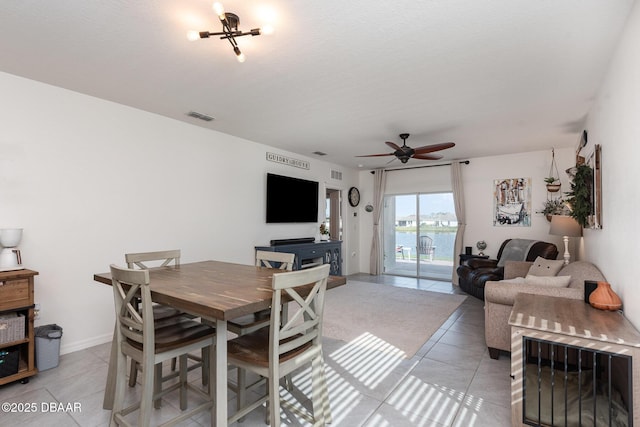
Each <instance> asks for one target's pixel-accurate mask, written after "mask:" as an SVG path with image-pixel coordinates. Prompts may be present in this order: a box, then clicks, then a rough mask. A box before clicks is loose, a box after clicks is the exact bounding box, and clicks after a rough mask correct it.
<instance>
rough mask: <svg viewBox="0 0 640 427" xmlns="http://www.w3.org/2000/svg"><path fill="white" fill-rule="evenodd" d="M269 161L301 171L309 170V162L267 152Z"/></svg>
mask: <svg viewBox="0 0 640 427" xmlns="http://www.w3.org/2000/svg"><path fill="white" fill-rule="evenodd" d="M267 160H269V161H270V162H276V163H282V164H283V165H288V166H293V167H296V168H300V169H309V162H307V161H306V160H298V159H292V158H291V157H287V156H283V155H282V154H276V153H269V152H267Z"/></svg>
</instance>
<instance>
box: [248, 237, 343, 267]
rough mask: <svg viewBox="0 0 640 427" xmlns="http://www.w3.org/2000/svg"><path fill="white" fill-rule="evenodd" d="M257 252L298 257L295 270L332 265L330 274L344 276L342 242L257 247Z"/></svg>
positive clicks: (329, 241)
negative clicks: (271, 252) (281, 253)
mask: <svg viewBox="0 0 640 427" xmlns="http://www.w3.org/2000/svg"><path fill="white" fill-rule="evenodd" d="M256 250H257V251H273V252H287V253H291V254H295V255H296V259H295V262H294V265H293V269H294V270H301V269H303V268H309V267H315V266H317V265H320V264H330V265H331V269H330V270H329V274H331V275H332V276H342V241H341V240H328V241H326V242H314V243H295V244H291V245H275V246H256Z"/></svg>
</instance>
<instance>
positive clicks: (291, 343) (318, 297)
mask: <svg viewBox="0 0 640 427" xmlns="http://www.w3.org/2000/svg"><path fill="white" fill-rule="evenodd" d="M329 268H330V267H329V265H328V264H324V265H321V266H318V267H313V268H308V269H305V270H299V271H293V272H289V273H276V274H274V275H273V280H272V289H273V294H272V300H271V313H270V323H269V328H268V329H265V328H263V329H259V330H257V331H254V332H251V333H248V334H245V335H242V336H239V337H237V338H234V339H232V340H230V341H229V342H228V347H227V348H228V361H229V363H230V364H231V365H235V366H237V367H238V368H241V369H245V370H249V371H252V372H254V373H256V374H258V375H260V376H262V377H265V378H267V380H268V381H267V382H268V392H267V394H266V395H265V396H263V397H261V398H260V399H258V400H257V401H255V402H254V403H251V404H249V405H245V392H244V390H242V389H240V390H238V392H237V393H236V398H237V399H238V402H239V403H240V404H241V405H240V406H241V408H240V409H239V410H238V411H237V412H236V413H235V414H234V415H233V416H231V417H230V418H229V420H228V421H229V423H233V422H235V421H236V420H238V419H241V418H242V417H244V416H246V414H248V413H249V412H251V411H253V410H255V409H256V408H258V407H259V406H261V405H262V404H263V403H264V402H266V401H268V402H269V405H268V412H269V422H270V425H271V427H279V426H280V406H281V405H283V406H288V405H290V402H282V401H281V399H280V379H281V378H283V377H284V376H286V375H289V374H291V373H292V372H293V371H294V370H297V369H299V368H300V367H301V366H304V365H306V364H309V363H310V364H311V386H312V396H311V402H312V407H313V412H312V413H305V414H301V416H303V417H304V418H307V419H308V420H309V421H310V422H311V423H313V424H314V425H324V424H325V423H327V422H328V420H327V417H330V415H329V412H330V411H329V396H328V390H327V383H326V377H325V373H324V360H323V355H322V318H323V310H324V297H325V292H326V289H327V278H328V276H329ZM304 285H307V286H305V287H304V288H303V289H304V290H302V289H301V288H300V287H301V286H304ZM307 291H308V293H307ZM287 300H291V302H290V303H291V304H292V305H293V307H294V308H297V310H291V312H292V313H293V314H292V315H291V316H290V318H288V319H286V320H284V321H282V322H281V317H280V316H281V310H280V306H281V305H282V304H283V302H286V301H287ZM295 410H296V412H299V408H296V409H295Z"/></svg>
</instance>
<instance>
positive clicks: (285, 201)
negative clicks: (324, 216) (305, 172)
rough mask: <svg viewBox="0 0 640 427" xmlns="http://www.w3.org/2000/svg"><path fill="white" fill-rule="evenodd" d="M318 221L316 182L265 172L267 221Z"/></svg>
mask: <svg viewBox="0 0 640 427" xmlns="http://www.w3.org/2000/svg"><path fill="white" fill-rule="evenodd" d="M284 222H318V183H317V182H316V181H307V180H306V179H299V178H292V177H289V176H282V175H275V174H272V173H268V174H267V223H284Z"/></svg>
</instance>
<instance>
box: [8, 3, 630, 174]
mask: <svg viewBox="0 0 640 427" xmlns="http://www.w3.org/2000/svg"><path fill="white" fill-rule="evenodd" d="M222 3H223V4H224V6H225V9H226V10H227V11H229V12H234V13H236V14H238V15H239V16H240V21H241V22H240V28H241V29H243V30H249V29H251V28H254V27H259V26H262V25H264V24H265V23H268V24H271V25H273V27H274V28H275V30H276V31H275V33H274V34H273V35H270V36H259V37H244V38H241V39H239V44H240V47H241V49H242V50H243V52H245V54H246V56H247V60H246V62H244V63H242V64H241V63H238V62H237V61H236V59H235V55H234V54H233V51H232V49H231V47H230V45H229V44H228V43H227V42H226V41H223V40H218V39H215V38H210V39H207V40H198V41H195V42H189V41H187V39H186V37H185V35H186V32H187V31H188V30H190V29H195V30H210V31H219V27H220V24H219V21H218V19H217V17H216V16H215V14H214V13H213V11H212V9H211V4H212V2H210V1H204V0H162V1H157V0H156V1H152V0H137V1H124V0H118V1H116V0H111V1H101V0H75V1H73V0H67V1H35V0H8V1H2V2H1V3H0V71H5V72H7V73H11V74H15V75H19V76H24V77H27V78H30V79H34V80H38V81H42V82H45V83H49V84H52V85H56V86H60V87H64V88H67V89H71V90H74V91H77V92H81V93H85V94H89V95H92V96H96V97H99V98H103V99H107V100H110V101H114V102H118V103H121V104H125V105H129V106H132V107H136V108H139V109H142V110H146V111H150V112H153V113H157V114H160V115H163V116H166V117H171V118H174V119H177V120H181V121H185V122H188V123H192V124H194V125H196V126H203V127H206V128H209V129H213V130H217V131H220V132H224V133H228V134H231V135H235V136H238V137H241V138H246V139H248V140H251V141H255V142H259V143H264V144H267V145H270V146H274V147H279V148H282V149H285V150H288V151H291V152H294V153H299V154H301V155H307V156H311V157H314V154H312V153H313V152H314V151H322V152H325V153H327V156H326V157H323V159H324V160H327V161H330V162H334V163H338V164H342V165H344V166H348V167H358V165H362V167H364V168H372V167H378V166H384V165H385V164H386V163H387V162H388V161H389V159H390V158H386V157H383V158H366V159H363V158H356V157H355V156H356V155H360V154H371V153H385V152H389V151H390V150H389V149H388V147H386V146H385V145H384V142H385V141H393V142H396V143H399V145H401V144H400V143H401V140H400V138H399V137H398V134H399V133H402V132H408V133H410V134H411V137H410V138H409V140H408V141H407V142H408V145H410V146H413V147H416V146H421V145H427V144H433V143H438V142H446V141H453V142H455V143H456V147H455V148H453V149H450V150H447V151H443V152H442V154H443V155H444V156H445V160H446V159H453V158H456V159H463V158H471V157H480V156H486V155H496V154H503V153H514V152H524V151H533V150H540V149H550V148H551V147H554V146H555V147H563V146H575V145H576V144H577V141H578V138H579V132H580V131H581V130H582V128H583V125H584V124H583V123H584V119H585V115H586V113H587V112H588V110H589V107H590V105H591V102H592V99H593V97H594V95H595V92H596V90H597V89H598V87H599V85H600V82H601V80H602V78H603V77H604V72H605V71H606V69H607V66H608V63H609V60H610V58H611V57H612V55H613V50H614V49H615V47H616V43H617V41H618V38H619V36H620V33H621V31H622V29H623V26H624V23H625V20H626V17H627V15H628V13H629V11H630V8H631V6H632V5H633V0H615V1H610V0H608V1H605V0H484V1H477V0H466V1H461V0H422V1H417V0H399V1H394V2H389V1H384V2H383V1H372V0H367V1H365V0H350V1H338V0H324V1H315V2H310V1H302V0H265V1H259V0H242V1H241V0H223V1H222ZM191 110H194V111H198V112H200V113H203V114H207V115H210V116H212V117H214V118H215V120H214V121H212V122H208V123H207V122H203V121H200V120H197V119H193V118H191V117H188V116H186V113H187V112H188V111H191ZM424 163H425V161H422V160H410V161H409V163H408V164H407V165H408V166H411V165H417V164H424ZM392 165H393V166H399V165H400V162H398V161H397V160H396V161H395V162H394V163H393V164H392Z"/></svg>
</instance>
